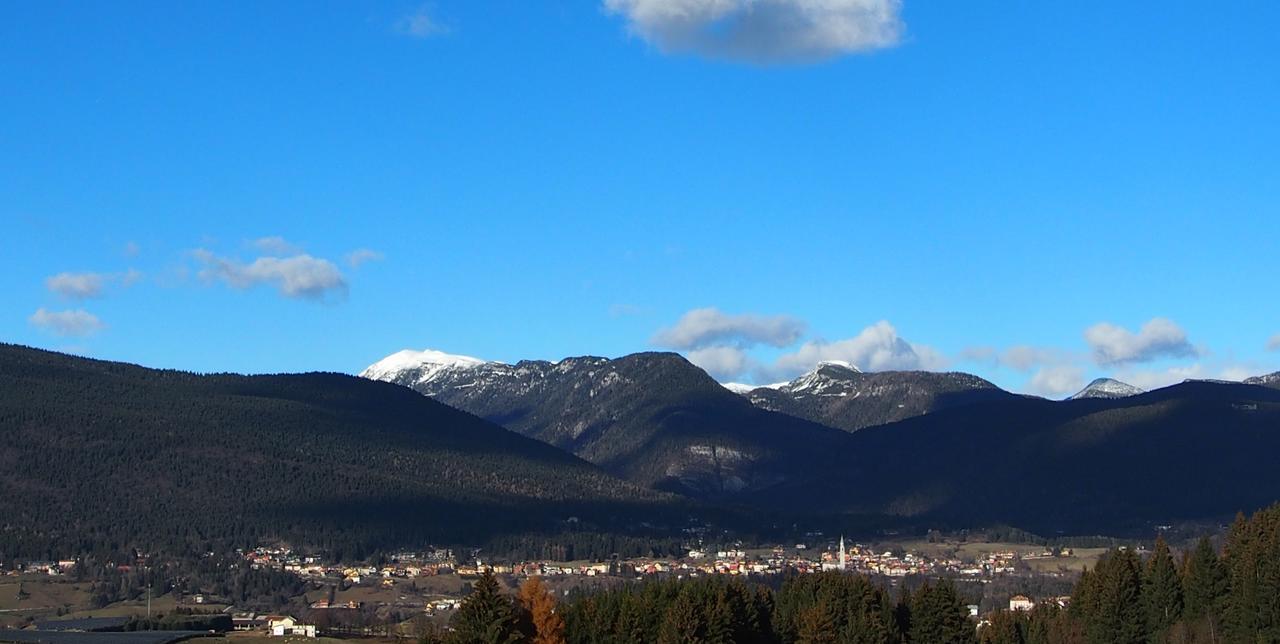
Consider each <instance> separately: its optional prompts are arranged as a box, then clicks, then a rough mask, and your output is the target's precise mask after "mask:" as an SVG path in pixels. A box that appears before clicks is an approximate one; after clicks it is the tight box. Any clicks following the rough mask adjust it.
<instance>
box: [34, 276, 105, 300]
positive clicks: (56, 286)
mask: <svg viewBox="0 0 1280 644" xmlns="http://www.w3.org/2000/svg"><path fill="white" fill-rule="evenodd" d="M106 282H107V277H106V276H105V275H103V274H101V273H58V274H57V275H53V276H51V277H47V278H45V280H44V285H45V288H48V289H49V290H50V291H53V292H54V293H57V294H58V295H61V296H62V297H65V298H68V299H73V300H83V299H87V298H91V297H98V296H100V295H102V287H103V285H104V284H106Z"/></svg>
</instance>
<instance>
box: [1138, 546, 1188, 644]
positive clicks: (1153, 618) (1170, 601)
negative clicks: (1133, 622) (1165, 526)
mask: <svg viewBox="0 0 1280 644" xmlns="http://www.w3.org/2000/svg"><path fill="white" fill-rule="evenodd" d="M1142 605H1143V611H1144V612H1145V617H1146V625H1147V633H1148V634H1149V635H1150V637H1149V639H1150V640H1151V641H1152V642H1159V641H1163V637H1164V635H1165V633H1167V632H1168V630H1169V628H1170V627H1171V626H1173V625H1174V624H1175V623H1177V621H1178V620H1179V619H1181V618H1182V579H1181V577H1179V575H1178V568H1177V566H1175V565H1174V563H1173V557H1172V556H1171V555H1170V554H1169V544H1167V543H1165V541H1164V538H1157V539H1156V546H1155V551H1154V552H1152V554H1151V558H1150V559H1148V560H1147V565H1146V568H1145V569H1144V570H1143V576H1142Z"/></svg>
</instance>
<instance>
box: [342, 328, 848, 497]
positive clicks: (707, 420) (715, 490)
mask: <svg viewBox="0 0 1280 644" xmlns="http://www.w3.org/2000/svg"><path fill="white" fill-rule="evenodd" d="M361 375H362V376H364V377H366V378H376V379H381V380H386V381H388V382H392V383H396V384H401V385H405V386H408V387H411V388H413V389H415V390H416V391H418V392H420V393H422V394H424V395H427V396H430V397H432V398H434V399H436V400H439V401H440V402H443V403H445V404H447V405H451V406H454V407H457V408H458V409H462V410H464V411H467V412H469V413H472V414H475V415H477V416H479V417H481V418H484V419H486V420H489V421H491V422H493V423H497V424H500V425H502V426H504V427H506V428H508V429H510V430H512V431H515V432H517V433H520V434H522V435H524V436H528V437H530V438H536V439H538V440H540V441H543V442H545V443H549V444H551V445H554V446H556V447H559V448H561V449H564V450H565V451H568V452H572V453H573V454H575V455H577V456H579V457H581V458H583V459H585V460H587V461H590V462H592V463H594V464H596V465H599V466H600V467H602V468H604V469H605V470H606V471H608V472H609V473H611V474H614V475H616V476H619V477H622V478H626V479H628V480H630V481H633V482H635V483H638V484H640V485H644V486H647V487H655V488H658V489H664V490H670V491H676V492H680V493H682V494H687V495H691V496H694V497H696V498H717V497H724V496H726V495H729V496H735V495H741V494H744V493H750V492H755V491H759V490H762V489H765V488H769V487H773V486H775V485H777V484H779V483H782V482H784V481H794V480H800V479H805V478H808V477H810V476H812V475H813V472H814V471H815V466H816V467H817V468H818V469H824V468H827V467H834V466H835V465H836V460H835V457H834V456H833V455H834V454H838V453H839V452H840V451H842V450H843V449H845V448H846V446H847V444H848V437H847V436H846V435H845V434H844V433H843V432H840V431H838V430H835V429H833V428H830V427H827V426H825V425H821V424H818V423H814V422H809V421H806V420H804V419H801V418H796V417H793V416H787V415H784V414H778V413H775V412H772V411H769V410H766V409H761V408H758V407H756V406H755V405H753V404H752V403H751V402H750V401H749V400H747V399H746V398H744V397H742V396H740V395H738V394H735V393H733V392H731V391H729V390H728V389H725V388H724V387H723V386H721V385H720V384H719V383H717V382H716V381H715V380H714V379H712V378H711V377H710V376H708V375H707V374H706V373H705V372H704V371H702V370H701V369H699V368H697V367H695V366H694V365H692V364H690V363H689V362H688V361H687V360H685V359H684V358H683V357H681V356H679V355H677V354H674V353H637V354H632V355H629V356H625V357H622V358H618V359H615V360H610V359H607V358H599V357H578V358H566V359H564V360H560V361H558V362H554V363H553V362H547V361H521V362H518V363H516V364H514V365H508V364H503V363H498V362H484V361H478V360H475V359H474V358H468V357H465V356H451V355H448V354H443V353H440V352H435V351H428V352H400V353H397V354H393V355H392V356H389V357H388V358H387V359H384V360H382V361H380V362H378V363H375V364H374V365H371V366H370V367H369V368H367V369H365V370H364V372H362V374H361Z"/></svg>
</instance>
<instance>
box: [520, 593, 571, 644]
mask: <svg viewBox="0 0 1280 644" xmlns="http://www.w3.org/2000/svg"><path fill="white" fill-rule="evenodd" d="M518 599H519V601H520V607H521V608H523V609H524V611H525V612H526V613H528V616H529V620H530V622H531V623H532V629H533V639H532V640H531V641H532V644H564V642H565V636H564V616H562V615H561V614H560V613H559V612H558V611H557V610H556V603H557V602H556V598H555V595H552V594H551V592H550V591H549V590H547V587H546V585H545V584H543V583H542V578H540V577H530V578H529V579H528V580H527V581H525V582H524V583H523V584H521V586H520V593H519V595H518Z"/></svg>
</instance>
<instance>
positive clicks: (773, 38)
mask: <svg viewBox="0 0 1280 644" xmlns="http://www.w3.org/2000/svg"><path fill="white" fill-rule="evenodd" d="M604 8H605V10H606V11H607V12H609V13H612V14H617V15H621V16H623V17H624V18H625V19H626V21H627V27H628V30H629V31H630V32H631V33H633V34H635V35H636V36H639V37H640V38H643V39H644V40H645V41H647V42H649V43H651V44H653V45H654V46H655V47H657V48H658V49H659V50H661V51H663V52H689V53H695V54H700V55H704V56H709V57H713V58H722V59H730V60H743V61H749V62H754V63H772V62H806V61H815V60H822V59H826V58H831V57H835V56H840V55H844V54H851V53H856V52H865V51H870V50H875V49H882V48H885V47H892V46H894V45H897V44H898V42H899V41H900V40H901V39H902V33H903V31H904V29H905V26H904V24H903V22H902V17H901V12H902V2H901V0H604Z"/></svg>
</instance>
